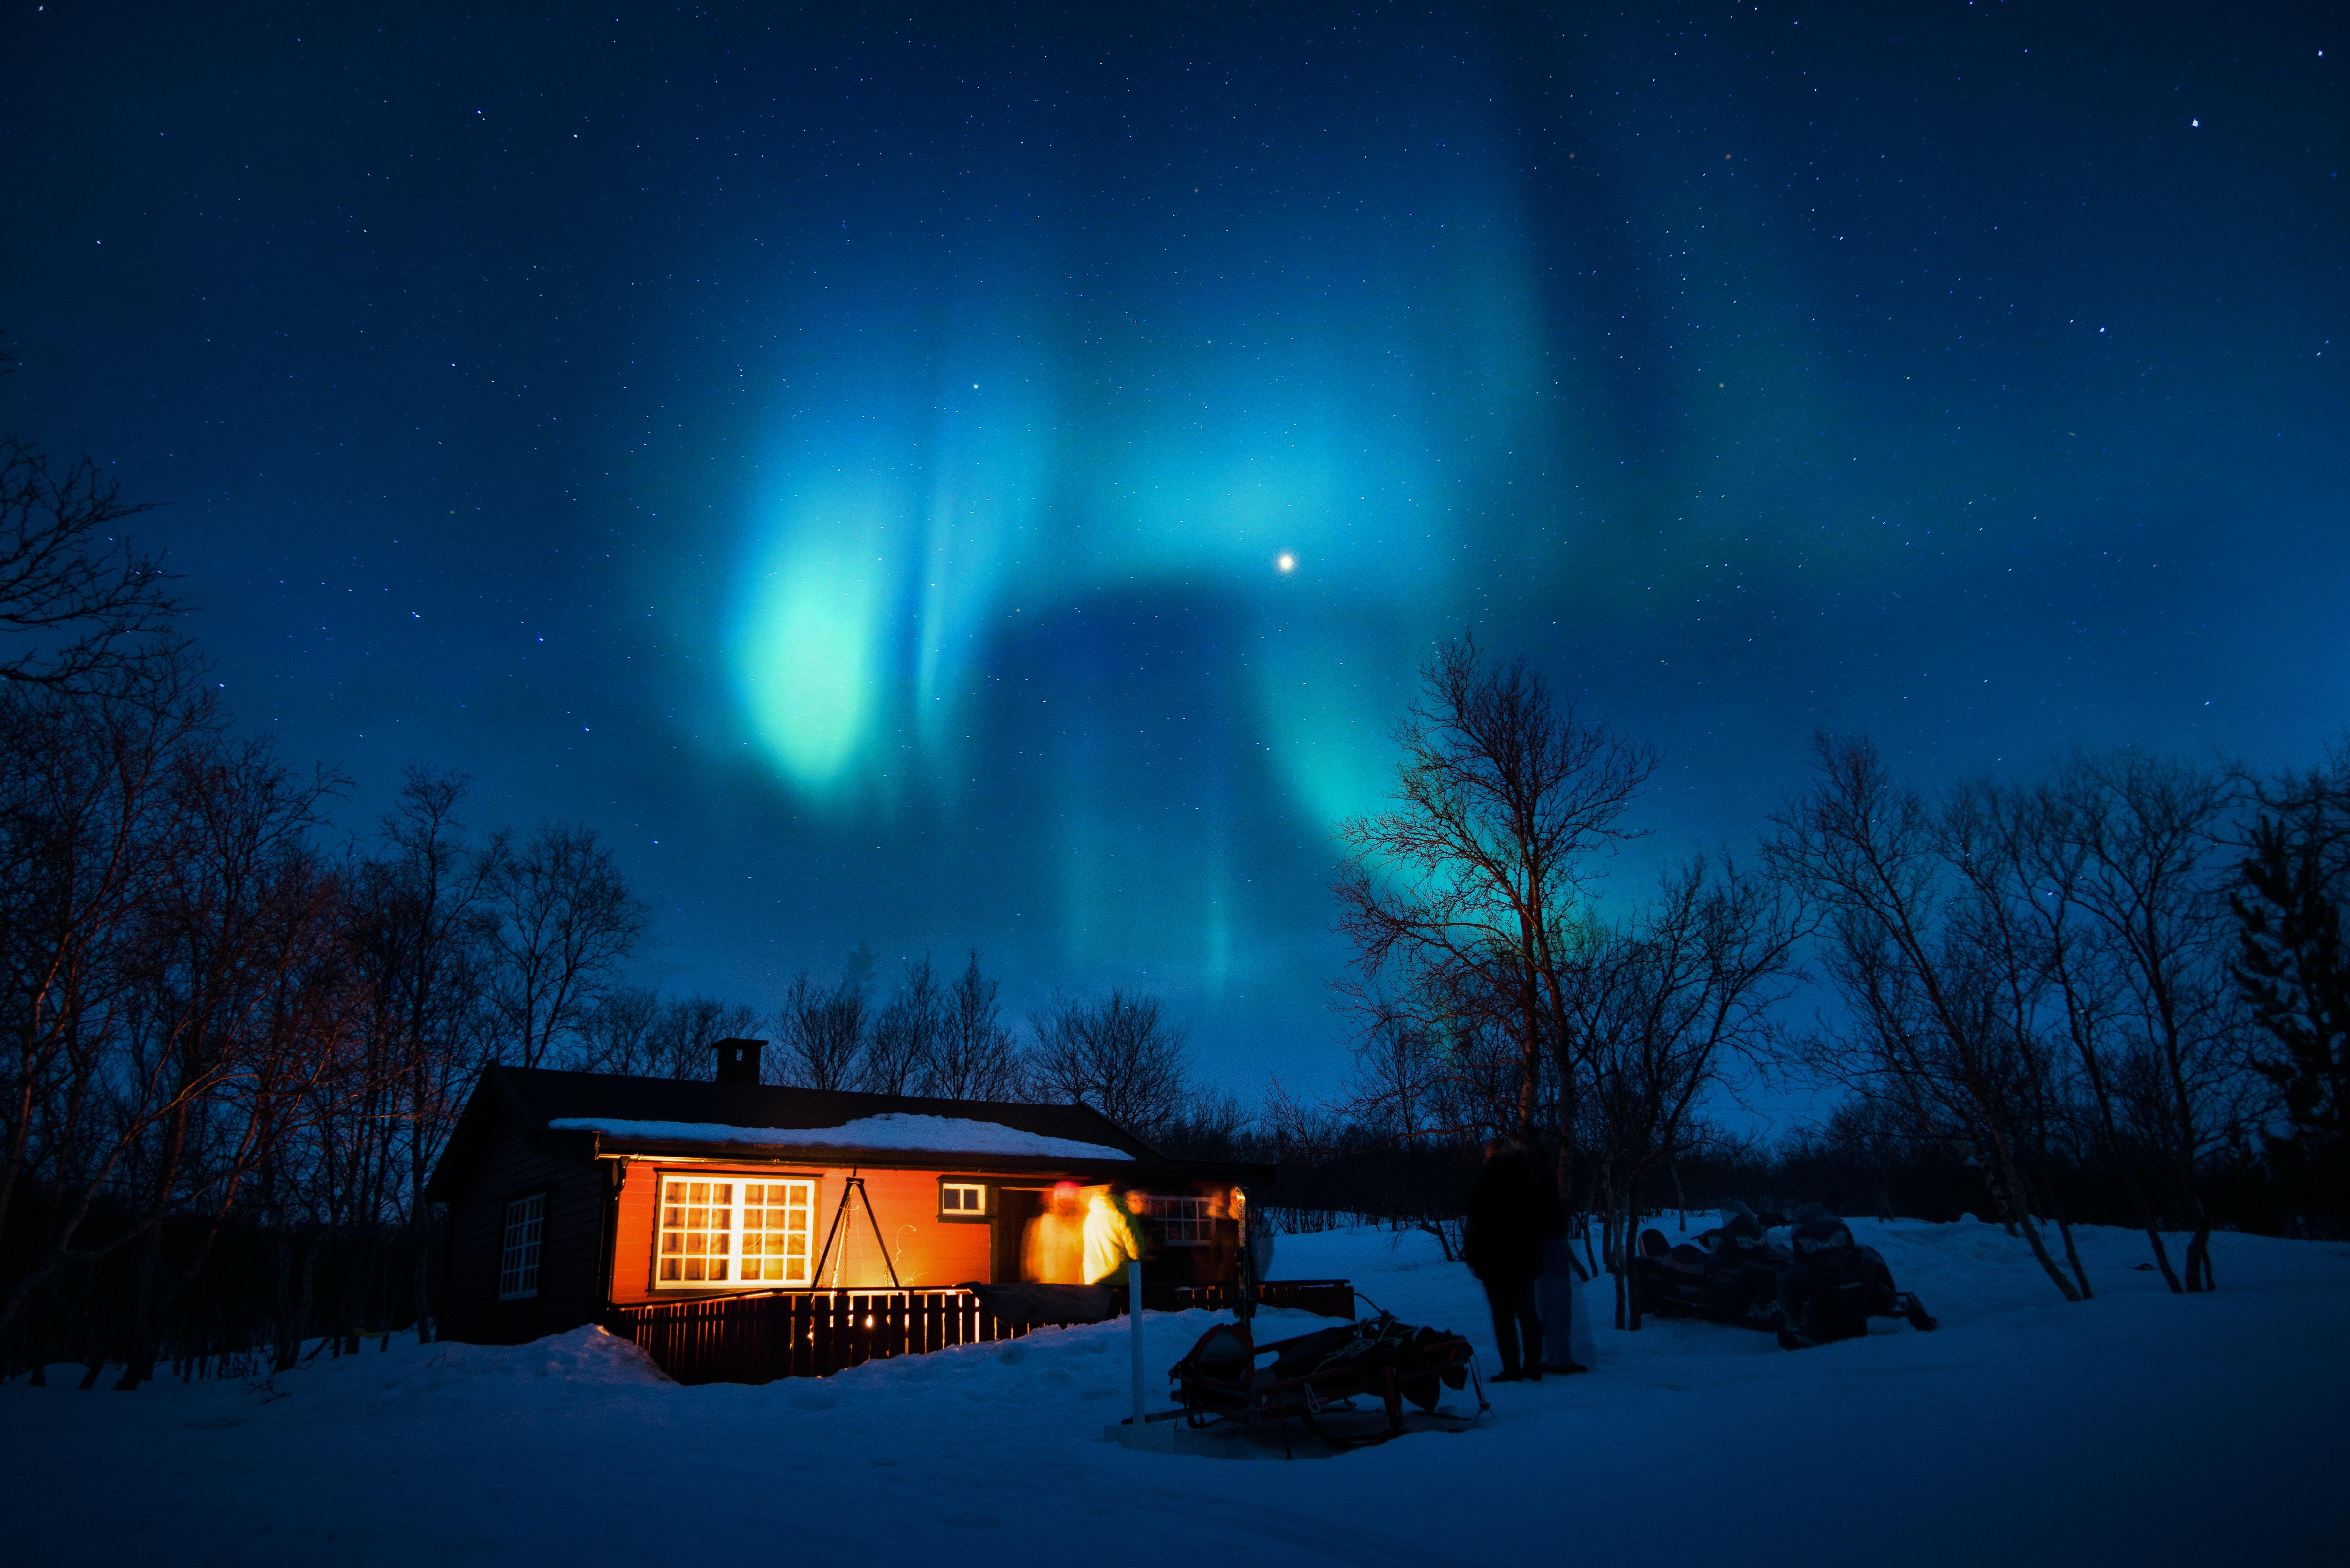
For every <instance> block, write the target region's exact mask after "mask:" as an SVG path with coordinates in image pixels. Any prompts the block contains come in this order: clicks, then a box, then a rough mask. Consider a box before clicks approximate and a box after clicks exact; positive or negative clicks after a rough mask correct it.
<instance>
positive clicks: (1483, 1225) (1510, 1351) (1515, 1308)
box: [1461, 1137, 1566, 1383]
mask: <svg viewBox="0 0 2350 1568" xmlns="http://www.w3.org/2000/svg"><path fill="white" fill-rule="evenodd" d="M1565 1229H1566V1215H1565V1211H1564V1209H1563V1207H1562V1206H1561V1204H1560V1203H1559V1200H1558V1189H1556V1188H1555V1187H1554V1186H1553V1185H1552V1184H1551V1180H1550V1178H1549V1176H1548V1175H1547V1174H1546V1173H1545V1172H1544V1171H1543V1169H1542V1168H1540V1167H1539V1166H1538V1165H1536V1164H1535V1162H1534V1157H1533V1156H1532V1155H1530V1154H1528V1153H1527V1152H1526V1150H1525V1147H1523V1145H1520V1144H1515V1143H1512V1142H1510V1141H1509V1140H1508V1139H1507V1138H1498V1137H1497V1138H1489V1139H1487V1140H1486V1143H1485V1167H1484V1168H1483V1169H1482V1170H1480V1171H1479V1172H1478V1173H1477V1184H1476V1185H1475V1186H1474V1187H1472V1188H1471V1189H1469V1223H1468V1233H1467V1234H1466V1235H1465V1236H1464V1237H1462V1239H1461V1260H1462V1261H1463V1262H1466V1263H1467V1264H1468V1265H1469V1268H1470V1272H1472V1273H1474V1274H1475V1275H1476V1276H1477V1279H1478V1281H1479V1282H1481V1283H1482V1284H1483V1285H1484V1287H1485V1304H1486V1305H1488V1306H1489V1307H1491V1308H1492V1312H1493V1337H1494V1339H1495V1340H1496V1341H1498V1342H1499V1343H1500V1345H1501V1350H1502V1371H1501V1375H1500V1376H1497V1377H1495V1378H1494V1379H1493V1381H1494V1382H1496V1383H1519V1382H1527V1383H1539V1382H1541V1381H1542V1343H1543V1327H1542V1316H1541V1314H1540V1313H1539V1312H1537V1311H1536V1310H1535V1307H1534V1281H1536V1280H1537V1279H1539V1278H1541V1277H1542V1265H1543V1241H1544V1238H1546V1237H1549V1236H1553V1235H1556V1234H1557V1233H1558V1232H1560V1231H1564V1230H1565ZM1521 1337H1523V1341H1524V1346H1523V1352H1522V1351H1521V1349H1520V1339H1521Z"/></svg>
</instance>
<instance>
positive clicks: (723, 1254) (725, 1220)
mask: <svg viewBox="0 0 2350 1568" xmlns="http://www.w3.org/2000/svg"><path fill="white" fill-rule="evenodd" d="M658 1219H659V1235H658V1238H657V1240H656V1241H655V1243H654V1246H655V1251H654V1254H653V1288H654V1289H656V1290H668V1291H677V1290H688V1291H705V1290H744V1289H749V1290H757V1289H760V1288H762V1287H764V1288H767V1289H773V1288H775V1287H776V1286H778V1285H805V1284H806V1283H808V1282H810V1280H811V1279H812V1277H813V1275H814V1272H815V1267H816V1260H815V1258H814V1257H813V1256H811V1255H810V1252H809V1242H810V1241H811V1240H813V1238H814V1233H815V1229H816V1183H815V1181H813V1180H811V1179H807V1178H805V1177H803V1178H799V1179H788V1180H774V1179H764V1178H763V1179H743V1178H742V1177H740V1176H711V1175H704V1174H698V1173H687V1174H679V1175H671V1174H669V1173H667V1172H664V1173H663V1174H662V1176H661V1179H660V1214H659V1216H658Z"/></svg>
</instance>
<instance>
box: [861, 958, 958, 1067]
mask: <svg viewBox="0 0 2350 1568" xmlns="http://www.w3.org/2000/svg"><path fill="white" fill-rule="evenodd" d="M946 1004H947V999H946V995H945V993H944V992H942V991H941V988H940V986H939V980H938V975H937V973H936V972H935V971H933V970H932V969H931V955H930V954H928V953H924V954H923V955H922V956H921V957H920V959H917V960H912V961H909V962H908V963H907V964H906V972H905V974H904V975H903V976H902V977H901V978H900V979H899V981H898V983H897V984H896V985H895V986H893V987H891V988H890V992H889V1001H888V1002H884V1003H882V1006H881V1012H880V1016H879V1017H878V1018H876V1019H875V1020H874V1021H873V1038H872V1040H871V1042H870V1043H869V1044H868V1045H867V1047H866V1051H865V1072H864V1081H865V1087H866V1088H868V1089H870V1090H872V1091H873V1092H874V1093H876V1094H882V1095H904V1094H910V1093H912V1092H913V1091H914V1090H915V1089H916V1088H917V1087H919V1086H920V1085H922V1084H924V1083H926V1082H928V1081H929V1079H930V1077H931V1064H932V1063H933V1062H935V1061H936V1060H937V1057H938V1053H939V1042H940V1039H941V1036H942V1035H943V1034H944V1033H945V1030H946Z"/></svg>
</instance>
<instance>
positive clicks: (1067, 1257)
mask: <svg viewBox="0 0 2350 1568" xmlns="http://www.w3.org/2000/svg"><path fill="white" fill-rule="evenodd" d="M1105 1190H1107V1189H1105ZM1085 1226H1086V1222H1085V1217H1084V1215H1083V1214H1082V1213H1081V1212H1080V1210H1079V1209H1078V1188H1077V1184H1076V1182H1074V1181H1064V1182H1061V1183H1059V1184H1058V1185H1057V1186H1055V1188H1054V1189H1053V1192H1052V1197H1051V1199H1050V1200H1049V1201H1048V1202H1047V1203H1046V1204H1045V1210H1044V1211H1043V1212H1042V1213H1040V1214H1038V1215H1037V1216H1036V1218H1035V1219H1034V1220H1030V1221H1028V1231H1027V1233H1026V1234H1025V1235H1024V1236H1023V1237H1021V1239H1020V1277H1021V1278H1022V1279H1024V1280H1027V1281H1029V1282H1033V1283H1035V1284H1040V1285H1076V1284H1084V1283H1086V1282H1087V1279H1086V1272H1085V1266H1086V1229H1085Z"/></svg>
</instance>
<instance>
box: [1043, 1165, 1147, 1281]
mask: <svg viewBox="0 0 2350 1568" xmlns="http://www.w3.org/2000/svg"><path fill="white" fill-rule="evenodd" d="M1055 1190H1056V1191H1057V1190H1058V1189H1055ZM1085 1197H1086V1223H1085V1271H1086V1272H1085V1281H1086V1283H1087V1284H1089V1285H1098V1284H1102V1283H1105V1282H1110V1280H1111V1276H1112V1275H1114V1274H1116V1273H1118V1271H1120V1270H1121V1269H1123V1268H1125V1267H1126V1261H1127V1260H1128V1258H1137V1259H1139V1258H1140V1257H1141V1256H1142V1238H1141V1234H1140V1231H1141V1221H1140V1220H1137V1219H1136V1218H1135V1217H1134V1215H1133V1214H1131V1213H1129V1212H1128V1205H1121V1204H1119V1203H1117V1202H1115V1201H1113V1200H1112V1199H1111V1198H1110V1191H1109V1189H1108V1188H1107V1187H1088V1188H1087V1189H1085ZM1130 1198H1131V1199H1132V1200H1133V1201H1134V1202H1138V1203H1139V1202H1140V1201H1143V1199H1142V1195H1141V1194H1140V1193H1134V1194H1131V1195H1130Z"/></svg>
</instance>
